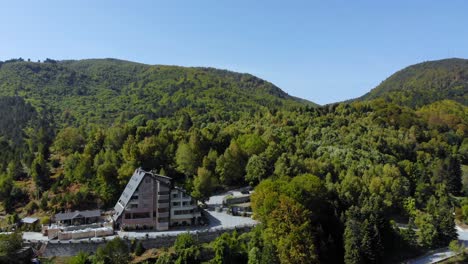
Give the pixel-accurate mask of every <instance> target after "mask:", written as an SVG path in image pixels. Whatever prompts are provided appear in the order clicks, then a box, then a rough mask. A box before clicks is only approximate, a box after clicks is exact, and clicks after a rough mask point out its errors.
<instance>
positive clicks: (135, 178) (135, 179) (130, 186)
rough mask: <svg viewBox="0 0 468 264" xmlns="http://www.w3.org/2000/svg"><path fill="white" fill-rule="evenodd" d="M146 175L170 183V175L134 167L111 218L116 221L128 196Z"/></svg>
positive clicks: (127, 200)
mask: <svg viewBox="0 0 468 264" xmlns="http://www.w3.org/2000/svg"><path fill="white" fill-rule="evenodd" d="M146 175H148V176H150V177H153V178H155V179H156V180H157V181H159V182H162V183H164V184H166V185H169V186H170V185H171V180H172V179H171V178H170V177H167V176H162V175H157V174H154V173H152V172H148V171H144V170H143V169H141V168H138V169H136V170H135V172H134V173H133V175H132V177H131V178H130V180H129V181H128V183H127V186H126V187H125V189H124V191H123V192H122V194H121V195H120V198H119V200H118V201H117V203H116V204H115V206H114V210H115V213H114V215H113V216H112V219H114V221H117V219H118V218H119V217H120V215H121V214H122V212H123V211H124V209H125V206H126V205H127V203H128V202H129V201H130V198H132V195H133V194H134V193H135V191H136V190H137V189H138V186H140V183H141V181H142V180H143V178H144V177H145V176H146Z"/></svg>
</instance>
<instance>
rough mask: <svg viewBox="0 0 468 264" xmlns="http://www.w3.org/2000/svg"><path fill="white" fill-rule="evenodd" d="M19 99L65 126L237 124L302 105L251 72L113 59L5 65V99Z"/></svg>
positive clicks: (1, 92)
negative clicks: (172, 119) (245, 117)
mask: <svg viewBox="0 0 468 264" xmlns="http://www.w3.org/2000/svg"><path fill="white" fill-rule="evenodd" d="M14 95H18V96H20V97H22V98H25V100H26V101H28V102H30V103H31V104H32V105H33V106H35V107H37V108H39V109H43V108H47V109H49V110H50V111H52V112H53V115H54V117H55V120H56V121H58V123H67V124H83V123H88V122H93V123H101V122H104V123H112V122H114V121H115V119H116V118H119V120H128V119H131V118H133V117H135V116H137V115H144V116H145V117H147V118H159V117H169V116H173V115H179V114H181V113H188V114H189V115H190V116H192V117H193V119H194V121H195V122H207V121H210V120H211V121H213V120H225V121H232V120H236V119H238V118H239V117H240V116H241V115H242V114H253V113H255V112H256V111H259V110H265V109H266V108H268V109H282V108H288V107H295V106H299V105H301V104H302V103H301V102H300V100H298V99H295V98H293V97H291V96H289V95H288V94H286V93H285V92H283V91H282V90H280V89H279V88H278V87H276V86H274V85H273V84H271V83H269V82H267V81H264V80H261V79H259V78H256V77H255V76H252V75H250V74H240V73H234V72H230V71H225V70H217V69H213V68H186V67H178V66H162V65H157V66H150V65H144V64H138V63H133V62H128V61H121V60H115V59H92V60H80V61H53V60H47V61H45V62H43V63H36V62H25V61H9V62H5V63H2V64H0V96H14Z"/></svg>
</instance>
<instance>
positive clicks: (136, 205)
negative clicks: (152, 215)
mask: <svg viewBox="0 0 468 264" xmlns="http://www.w3.org/2000/svg"><path fill="white" fill-rule="evenodd" d="M128 208H130V209H135V208H138V204H129V205H128Z"/></svg>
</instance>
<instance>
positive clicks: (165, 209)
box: [158, 208, 169, 213]
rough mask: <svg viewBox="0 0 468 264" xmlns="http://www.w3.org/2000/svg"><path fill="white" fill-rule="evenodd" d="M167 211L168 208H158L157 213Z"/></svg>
mask: <svg viewBox="0 0 468 264" xmlns="http://www.w3.org/2000/svg"><path fill="white" fill-rule="evenodd" d="M167 212H169V208H158V213H167Z"/></svg>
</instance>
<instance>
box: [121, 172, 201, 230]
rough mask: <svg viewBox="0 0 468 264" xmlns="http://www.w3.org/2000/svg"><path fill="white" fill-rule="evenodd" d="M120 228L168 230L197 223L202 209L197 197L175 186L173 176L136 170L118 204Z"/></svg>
mask: <svg viewBox="0 0 468 264" xmlns="http://www.w3.org/2000/svg"><path fill="white" fill-rule="evenodd" d="M114 210H115V213H114V215H113V216H112V219H113V220H114V222H115V224H116V228H122V229H129V230H132V229H156V230H160V231H163V230H168V229H169V228H170V227H172V226H186V225H196V224H198V223H199V222H200V221H201V211H200V209H199V208H198V206H197V202H196V200H195V199H194V198H193V197H191V196H190V195H189V194H187V193H186V192H185V191H184V190H183V189H181V188H178V187H174V185H173V183H172V179H171V178H170V177H166V176H161V175H157V174H155V173H153V172H148V171H144V170H142V169H141V168H139V169H136V170H135V172H134V173H133V176H132V177H131V178H130V180H129V182H128V183H127V186H126V187H125V190H124V191H123V192H122V195H121V196H120V198H119V200H118V201H117V203H116V204H115V207H114Z"/></svg>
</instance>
